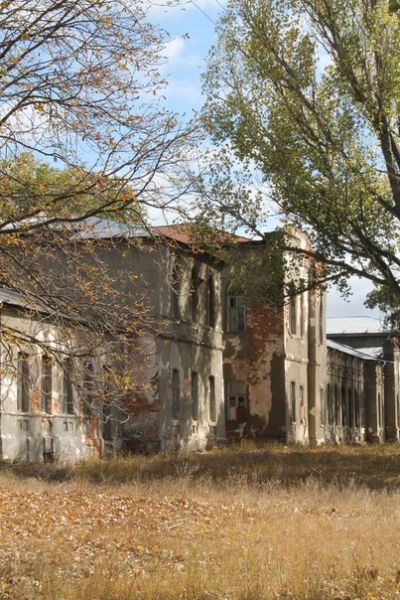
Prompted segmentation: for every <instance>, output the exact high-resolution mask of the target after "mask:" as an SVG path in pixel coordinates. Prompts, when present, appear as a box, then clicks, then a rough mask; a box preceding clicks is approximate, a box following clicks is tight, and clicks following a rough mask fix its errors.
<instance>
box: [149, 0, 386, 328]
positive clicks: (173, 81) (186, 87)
mask: <svg viewBox="0 0 400 600" xmlns="http://www.w3.org/2000/svg"><path fill="white" fill-rule="evenodd" d="M224 4H225V0H195V1H193V2H192V1H190V0H189V1H186V0H182V1H180V2H179V3H178V5H177V6H175V7H172V8H169V9H165V8H161V7H153V8H152V10H151V19H152V21H153V22H154V23H156V24H157V25H159V26H161V27H162V28H163V29H165V30H166V31H167V32H168V33H169V36H170V37H169V42H168V43H167V46H166V48H165V52H164V54H165V57H166V59H167V61H166V63H165V64H164V65H163V67H162V74H163V76H164V77H165V79H166V80H167V81H168V86H167V88H166V90H165V97H166V102H167V106H168V107H169V108H171V109H172V110H174V111H176V112H178V113H180V114H181V115H184V116H185V118H187V119H189V118H190V117H191V116H192V115H193V113H194V111H196V110H199V109H200V108H201V105H202V93H201V73H202V72H203V71H204V69H205V65H206V60H207V54H208V51H209V49H210V47H211V45H212V44H213V43H214V41H215V39H216V35H215V23H216V22H217V20H218V17H219V16H220V15H221V12H222V10H223V6H224ZM351 286H352V289H353V296H352V297H351V299H350V302H345V301H344V300H343V299H342V298H341V297H340V295H339V294H338V292H337V291H336V290H332V291H331V292H330V293H329V295H328V316H359V315H370V316H375V317H379V313H378V311H368V310H367V309H366V308H365V307H364V306H363V301H364V299H365V295H366V293H367V292H368V290H369V289H370V284H369V282H367V281H365V280H360V279H357V278H352V279H351Z"/></svg>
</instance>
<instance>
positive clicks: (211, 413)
mask: <svg viewBox="0 0 400 600" xmlns="http://www.w3.org/2000/svg"><path fill="white" fill-rule="evenodd" d="M208 402H209V404H208V406H209V409H208V417H209V420H210V421H212V422H213V423H214V422H215V421H216V420H217V407H216V400H215V377H214V376H213V375H210V377H209V378H208Z"/></svg>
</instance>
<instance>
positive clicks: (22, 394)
mask: <svg viewBox="0 0 400 600" xmlns="http://www.w3.org/2000/svg"><path fill="white" fill-rule="evenodd" d="M17 369H18V374H17V378H18V387H17V405H18V410H19V411H21V412H29V410H30V403H29V387H30V386H29V355H28V354H27V353H26V352H19V354H18V366H17Z"/></svg>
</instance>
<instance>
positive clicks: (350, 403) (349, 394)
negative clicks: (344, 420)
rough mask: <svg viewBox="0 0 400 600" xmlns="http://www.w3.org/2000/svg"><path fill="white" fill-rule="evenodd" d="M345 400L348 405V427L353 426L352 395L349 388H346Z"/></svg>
mask: <svg viewBox="0 0 400 600" xmlns="http://www.w3.org/2000/svg"><path fill="white" fill-rule="evenodd" d="M347 400H348V406H349V427H354V397H353V391H352V389H351V388H348V390H347Z"/></svg>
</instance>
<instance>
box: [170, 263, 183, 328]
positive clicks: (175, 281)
mask: <svg viewBox="0 0 400 600" xmlns="http://www.w3.org/2000/svg"><path fill="white" fill-rule="evenodd" d="M180 295H181V275H180V271H179V264H178V259H176V261H175V263H174V267H173V269H172V275H171V315H172V317H174V318H175V319H179V317H180V307H179V298H180Z"/></svg>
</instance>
